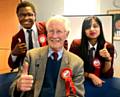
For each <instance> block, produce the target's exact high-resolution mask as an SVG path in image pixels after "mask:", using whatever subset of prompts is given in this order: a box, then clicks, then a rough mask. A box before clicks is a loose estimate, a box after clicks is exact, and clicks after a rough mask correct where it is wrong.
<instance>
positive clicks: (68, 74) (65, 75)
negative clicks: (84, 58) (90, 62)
mask: <svg viewBox="0 0 120 97" xmlns="http://www.w3.org/2000/svg"><path fill="white" fill-rule="evenodd" d="M69 77H72V70H71V69H70V68H64V69H62V71H61V78H62V79H66V78H69Z"/></svg>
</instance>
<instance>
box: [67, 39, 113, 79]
mask: <svg viewBox="0 0 120 97" xmlns="http://www.w3.org/2000/svg"><path fill="white" fill-rule="evenodd" d="M107 43H108V45H107V50H108V52H109V53H110V55H111V57H112V61H111V68H110V69H109V70H108V71H107V72H106V73H102V68H104V65H105V64H104V63H105V59H104V58H102V57H100V55H99V51H96V52H97V53H95V58H98V59H99V60H100V62H101V75H100V76H101V77H112V76H113V59H114V46H113V45H112V44H111V43H109V42H107ZM80 44H81V40H80V39H75V40H73V41H72V43H71V46H70V49H69V51H71V52H73V53H74V54H76V55H78V56H79V57H81V55H80V48H79V46H80ZM88 58H89V57H88V56H86V61H85V60H84V70H85V72H94V71H93V70H94V69H92V70H90V68H89V65H90V64H89V63H88V60H89V59H88ZM93 68H94V67H93Z"/></svg>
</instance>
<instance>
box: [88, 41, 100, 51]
mask: <svg viewBox="0 0 120 97" xmlns="http://www.w3.org/2000/svg"><path fill="white" fill-rule="evenodd" d="M88 44H89V46H88V49H91V48H92V47H94V48H95V50H96V49H97V44H98V43H96V44H95V45H94V46H93V45H92V44H91V43H90V42H88Z"/></svg>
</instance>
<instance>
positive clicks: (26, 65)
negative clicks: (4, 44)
mask: <svg viewBox="0 0 120 97" xmlns="http://www.w3.org/2000/svg"><path fill="white" fill-rule="evenodd" d="M28 70H29V64H28V63H27V62H25V63H24V64H23V74H26V75H27V74H28Z"/></svg>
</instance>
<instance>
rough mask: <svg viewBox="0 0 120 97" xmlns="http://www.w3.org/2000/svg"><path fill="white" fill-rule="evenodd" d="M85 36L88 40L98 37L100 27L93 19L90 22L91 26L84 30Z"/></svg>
mask: <svg viewBox="0 0 120 97" xmlns="http://www.w3.org/2000/svg"><path fill="white" fill-rule="evenodd" d="M85 34H86V36H87V37H88V38H89V39H97V38H98V36H99V35H100V26H99V24H98V23H97V22H96V21H95V20H94V19H92V20H91V26H90V27H89V28H87V29H86V30H85Z"/></svg>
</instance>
